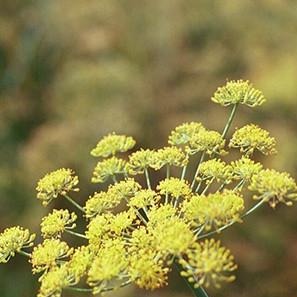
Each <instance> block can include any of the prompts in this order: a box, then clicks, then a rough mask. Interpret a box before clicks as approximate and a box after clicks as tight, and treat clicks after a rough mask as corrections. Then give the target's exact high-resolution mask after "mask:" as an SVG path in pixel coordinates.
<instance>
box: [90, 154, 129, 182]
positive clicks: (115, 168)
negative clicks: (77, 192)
mask: <svg viewBox="0 0 297 297" xmlns="http://www.w3.org/2000/svg"><path fill="white" fill-rule="evenodd" d="M125 173H126V161H125V160H122V159H119V158H116V157H111V158H109V159H105V160H103V161H101V162H98V163H97V165H96V167H95V169H94V172H93V177H92V183H104V182H105V181H107V180H108V178H111V177H115V176H116V175H118V174H122V175H123V174H125Z"/></svg>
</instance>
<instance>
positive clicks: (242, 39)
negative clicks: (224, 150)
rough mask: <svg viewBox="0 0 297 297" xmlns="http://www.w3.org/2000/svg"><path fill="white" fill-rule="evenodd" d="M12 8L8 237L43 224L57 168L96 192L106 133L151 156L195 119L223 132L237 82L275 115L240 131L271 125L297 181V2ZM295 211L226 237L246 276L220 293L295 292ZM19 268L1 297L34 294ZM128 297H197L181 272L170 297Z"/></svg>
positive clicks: (1, 153) (3, 277)
mask: <svg viewBox="0 0 297 297" xmlns="http://www.w3.org/2000/svg"><path fill="white" fill-rule="evenodd" d="M0 8H1V9H0V131H1V133H0V141H1V146H0V159H1V160H0V177H1V178H0V197H1V209H0V227H1V229H3V228H4V227H5V226H7V225H11V224H12V222H17V223H19V224H22V225H24V226H25V227H31V228H32V229H33V230H36V229H37V225H38V224H39V219H40V218H41V217H42V215H43V209H41V207H40V205H39V203H37V202H36V201H35V190H34V187H35V184H36V181H37V180H38V179H39V177H40V176H42V175H43V174H44V173H46V172H48V171H51V170H53V169H56V168H59V167H61V166H66V167H72V168H74V169H75V170H76V171H77V172H78V173H79V175H80V177H81V184H82V185H83V186H82V188H87V183H88V181H89V180H90V177H91V169H92V168H93V166H94V162H93V160H92V158H91V157H90V156H89V151H90V149H91V148H92V147H93V146H94V145H95V143H96V142H97V140H98V139H99V138H100V137H102V136H103V135H104V134H106V133H108V132H112V131H116V132H118V133H120V132H124V133H125V134H131V135H133V136H134V137H135V138H136V139H137V140H138V146H139V147H151V146H153V145H154V146H156V145H164V143H165V141H166V135H167V134H168V133H169V131H170V130H171V129H173V128H174V127H175V126H176V125H177V124H180V123H181V122H183V121H191V120H198V121H202V122H204V123H205V125H206V126H207V127H208V128H219V127H221V126H222V125H223V123H224V121H225V119H226V117H227V113H226V109H223V108H220V107H218V106H215V105H214V104H211V101H210V97H211V95H212V94H213V92H214V91H215V90H216V88H217V86H219V85H222V84H224V83H225V81H226V79H239V78H243V79H249V80H251V81H252V82H253V83H254V85H255V86H256V87H257V88H259V89H260V90H262V91H263V93H264V94H265V96H266V97H267V98H268V102H267V103H266V104H265V106H264V107H263V108H262V107H261V108H259V109H257V110H256V112H253V113H251V111H250V110H249V109H241V110H240V112H239V116H237V118H236V125H237V126H240V125H242V124H243V123H246V122H250V121H254V122H256V123H257V124H260V125H261V126H263V127H265V128H268V129H269V130H271V132H272V135H274V136H275V137H276V139H278V142H279V144H280V145H279V147H278V151H279V154H278V155H277V156H276V157H273V158H270V159H269V162H268V163H267V164H266V165H267V166H275V167H276V168H277V169H285V170H287V171H289V172H290V173H292V174H293V176H295V177H296V176H297V159H296V146H297V137H296V134H297V130H296V127H297V117H296V109H297V99H296V97H295V96H296V94H297V84H296V81H295V80H296V77H297V52H296V48H297V41H296V38H295V37H296V34H297V2H296V1H293V0H259V1H249V0H242V1H232V0H226V1H219V0H214V1H209V0H188V1H183V0H159V1H149V0H143V1H136V0H100V1H97V0H76V1H70V0H59V1H58V0H36V1H32V0H13V1H11V0H0ZM92 190H93V189H91V188H90V187H89V188H87V190H86V192H82V193H80V199H84V197H87V195H88V194H89V193H90V192H91V191H92ZM294 211H296V207H294V208H290V209H285V208H279V209H277V210H276V211H271V210H270V209H268V208H266V209H262V210H260V211H259V212H258V214H257V217H254V220H253V222H250V221H248V219H247V224H245V227H242V226H241V225H239V226H237V227H235V228H233V229H232V230H230V231H228V232H227V233H226V237H225V238H224V243H225V245H227V246H229V247H231V248H232V250H233V251H234V253H235V256H236V258H237V259H238V262H239V264H240V269H239V271H238V281H237V282H236V283H233V284H231V285H228V286H226V287H225V288H224V289H223V290H220V291H211V292H210V296H216V297H220V296H222V297H223V296H229V297H232V296H238V295H239V294H240V296H243V297H244V296H249V297H251V296H255V297H256V296H257V297H264V296H270V297H275V296H282V297H286V296H288V297H289V296H290V297H291V296H293V295H294V294H295V292H296V289H297V285H296V275H297V270H296V267H297V265H296V264H297V257H296V248H297V236H296V232H295V231H296V224H297V219H296V216H295V215H294ZM21 260H22V259H15V260H14V261H13V262H14V263H11V264H10V265H6V266H1V267H0V288H1V289H0V291H1V296H7V297H20V296H24V297H26V296H32V294H34V292H35V290H36V288H33V284H34V282H31V281H30V272H29V271H28V264H27V263H24V261H21ZM22 263H23V264H22ZM16 265H17V266H16ZM15 267H17V269H16V268H15ZM174 279H176V281H174ZM12 280H13V282H12ZM173 292H174V293H173ZM173 294H174V295H173ZM118 295H119V296H123V297H125V296H150V297H152V296H163V297H166V296H175V297H186V296H190V294H189V293H188V291H187V288H186V287H185V286H184V285H183V284H182V283H181V282H179V278H178V276H177V275H175V274H173V275H172V281H171V285H170V286H169V287H168V288H166V289H163V290H161V291H157V292H152V293H147V292H142V291H136V290H134V289H133V288H130V289H127V290H122V291H119V293H118Z"/></svg>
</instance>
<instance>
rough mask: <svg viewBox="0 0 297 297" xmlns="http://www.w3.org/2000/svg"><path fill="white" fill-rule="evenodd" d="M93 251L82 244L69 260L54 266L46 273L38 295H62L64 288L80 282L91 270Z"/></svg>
mask: <svg viewBox="0 0 297 297" xmlns="http://www.w3.org/2000/svg"><path fill="white" fill-rule="evenodd" d="M93 257H94V256H93V253H92V252H91V251H90V249H89V248H88V247H85V246H82V247H79V248H77V249H76V250H75V252H74V253H73V255H72V257H71V259H70V260H69V261H68V262H63V263H62V264H61V265H60V266H58V265H57V266H54V267H52V268H51V269H50V270H49V271H48V272H47V273H46V274H44V275H43V276H42V277H41V279H40V281H41V286H40V290H39V294H38V295H37V297H48V296H51V297H56V296H57V297H60V296H61V293H62V290H63V289H64V288H67V287H72V286H74V285H76V284H78V283H79V281H80V280H81V278H82V277H84V276H85V275H86V273H87V271H88V270H89V268H90V266H91V263H92V260H93Z"/></svg>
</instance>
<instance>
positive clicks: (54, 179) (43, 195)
mask: <svg viewBox="0 0 297 297" xmlns="http://www.w3.org/2000/svg"><path fill="white" fill-rule="evenodd" d="M77 184H78V177H77V176H76V175H74V172H73V171H72V170H71V169H65V168H62V169H58V170H56V171H53V172H51V173H48V174H46V175H45V176H44V177H43V178H42V179H41V180H39V182H38V184H37V187H36V190H37V198H38V199H39V200H41V201H42V205H44V206H46V205H48V204H49V203H50V202H51V201H52V200H53V199H55V198H57V197H58V195H62V196H63V195H66V194H67V193H68V192H69V191H78V190H79V189H78V188H77V187H76V186H77Z"/></svg>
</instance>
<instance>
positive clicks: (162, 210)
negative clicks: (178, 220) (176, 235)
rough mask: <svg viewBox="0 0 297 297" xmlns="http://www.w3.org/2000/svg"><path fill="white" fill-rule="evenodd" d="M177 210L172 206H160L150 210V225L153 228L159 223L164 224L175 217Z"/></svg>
mask: <svg viewBox="0 0 297 297" xmlns="http://www.w3.org/2000/svg"><path fill="white" fill-rule="evenodd" d="M176 213H177V210H176V208H175V207H173V206H172V205H170V204H164V205H160V206H159V207H154V208H152V209H151V210H150V212H149V214H148V217H149V222H150V225H151V226H153V225H155V224H158V222H164V221H166V220H167V219H170V218H172V217H175V216H176Z"/></svg>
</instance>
